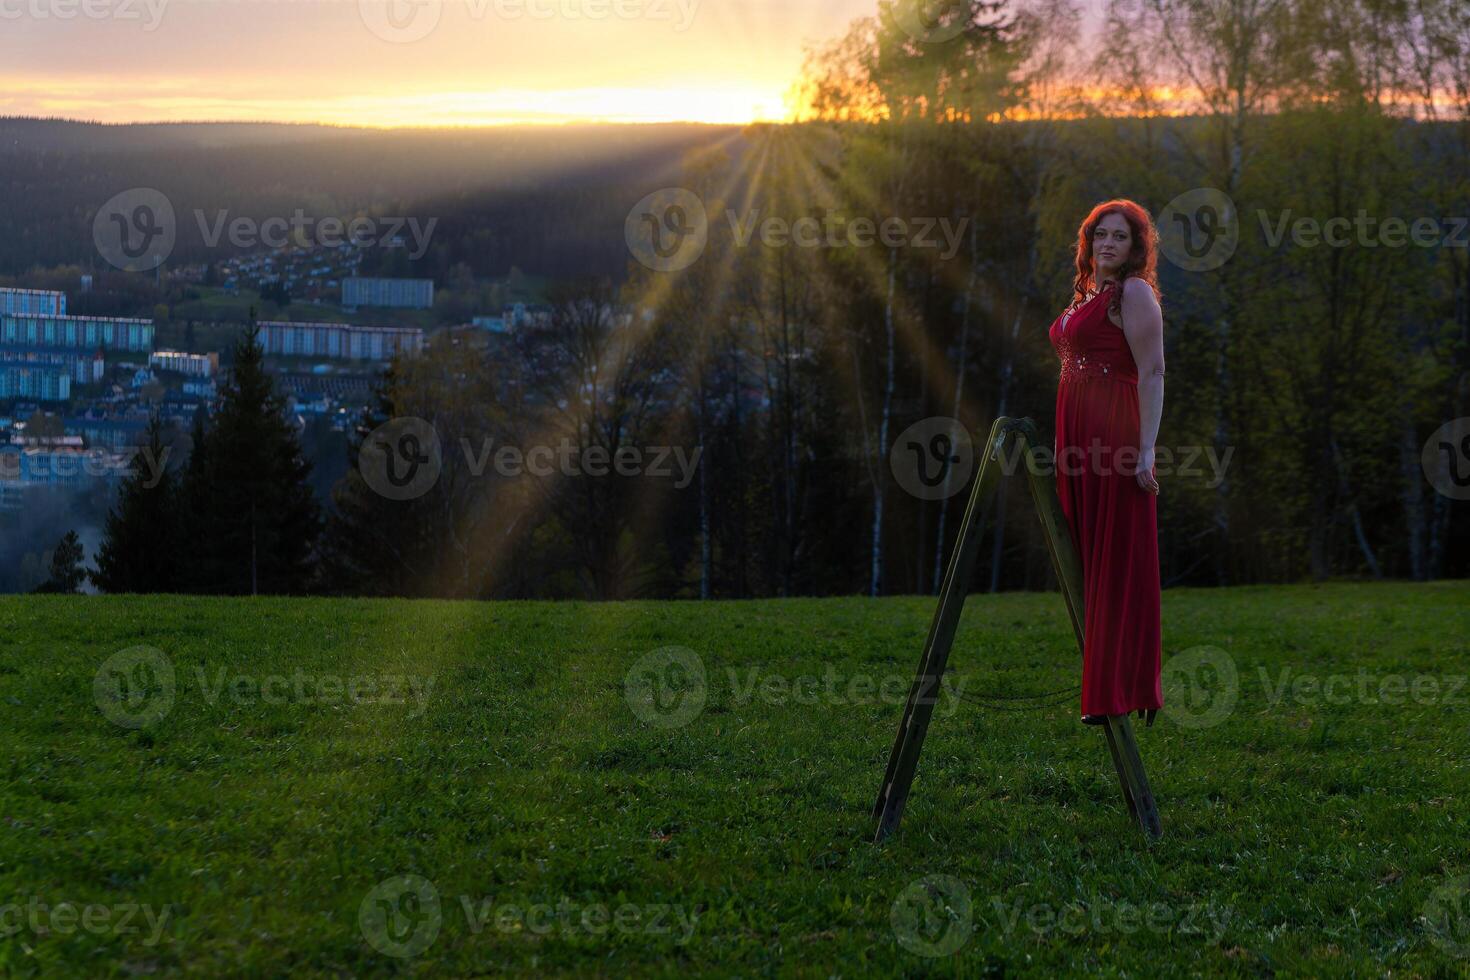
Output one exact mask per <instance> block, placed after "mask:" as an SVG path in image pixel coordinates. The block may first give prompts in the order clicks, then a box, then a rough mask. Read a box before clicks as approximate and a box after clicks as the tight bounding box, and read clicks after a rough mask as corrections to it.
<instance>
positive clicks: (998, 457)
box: [873, 416, 1164, 843]
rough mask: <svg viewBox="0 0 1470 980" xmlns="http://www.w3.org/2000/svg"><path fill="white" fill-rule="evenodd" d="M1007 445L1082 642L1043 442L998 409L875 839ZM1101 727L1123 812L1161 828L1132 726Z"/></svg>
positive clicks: (896, 747)
mask: <svg viewBox="0 0 1470 980" xmlns="http://www.w3.org/2000/svg"><path fill="white" fill-rule="evenodd" d="M1013 447H1018V448H1019V449H1020V450H1021V453H1022V454H1023V455H1024V458H1025V461H1026V476H1027V482H1028V483H1029V484H1030V486H1031V498H1032V500H1034V501H1035V503H1036V514H1037V516H1038V517H1039V518H1040V519H1041V527H1042V530H1043V531H1044V532H1045V537H1046V544H1047V550H1048V551H1049V552H1050V553H1051V559H1052V565H1053V567H1054V568H1055V569H1056V573H1057V580H1058V581H1059V582H1060V583H1061V586H1062V600H1063V601H1064V602H1065V603H1066V606H1067V613H1068V615H1069V616H1071V618H1072V631H1073V633H1074V634H1075V636H1076V638H1077V649H1078V651H1079V652H1080V651H1081V650H1082V628H1083V624H1084V622H1085V621H1086V616H1085V615H1084V610H1083V591H1082V564H1081V562H1080V561H1079V560H1078V558H1077V551H1076V548H1074V547H1073V545H1072V535H1071V531H1070V529H1069V528H1068V526H1067V520H1066V515H1065V514H1064V513H1063V512H1062V504H1061V501H1060V500H1058V499H1057V492H1056V483H1055V481H1054V478H1053V477H1052V475H1051V469H1050V467H1048V466H1047V464H1046V461H1045V459H1044V458H1043V457H1042V455H1041V453H1042V449H1043V447H1042V446H1041V445H1040V438H1039V437H1038V435H1037V430H1036V423H1034V422H1033V421H1032V420H1031V419H1029V418H1023V419H1012V418H1007V417H1005V416H1001V417H1000V418H998V419H996V420H995V424H994V425H992V426H991V427H990V436H989V438H988V439H987V440H986V443H985V446H984V456H983V461H982V462H981V465H980V473H979V475H978V476H977V477H976V479H975V486H974V489H973V490H971V491H970V501H969V503H968V504H967V505H966V507H965V518H964V520H963V522H961V524H960V532H959V537H958V539H957V540H956V542H955V549H954V553H953V554H952V555H951V556H950V560H949V568H948V569H947V570H946V571H945V573H944V583H943V585H942V586H940V590H939V608H938V609H936V610H935V611H934V619H933V620H932V621H931V622H930V624H929V636H928V638H927V639H926V640H925V641H924V653H923V656H922V657H920V659H919V671H918V674H917V675H916V676H915V677H914V683H913V686H912V687H910V689H909V696H908V701H907V702H906V703H905V705H904V709H903V720H902V721H900V722H899V725H898V737H897V738H895V739H894V742H893V750H892V751H891V752H890V753H889V755H888V767H887V771H886V772H884V774H883V786H882V788H880V789H879V790H878V799H877V801H876V802H875V803H874V804H873V820H874V823H875V830H874V835H873V842H874V843H878V842H880V841H882V840H883V839H884V838H885V837H887V836H888V835H889V834H891V833H893V831H894V830H896V829H898V822H899V821H900V820H901V819H902V818H903V808H904V804H905V803H907V802H908V796H909V789H910V788H911V787H912V786H913V783H914V772H915V771H916V770H917V769H918V765H919V752H920V750H922V749H923V747H924V736H925V735H926V734H928V731H929V721H930V719H931V718H932V717H933V716H934V705H935V704H936V703H937V702H938V700H939V691H940V683H939V682H940V678H941V677H943V676H944V668H945V664H946V663H947V661H948V660H949V651H950V648H951V647H952V646H953V645H954V634H955V629H956V627H957V626H958V625H959V620H960V612H961V610H962V609H963V608H964V605H965V595H966V593H967V592H968V591H969V586H970V572H971V570H972V569H973V568H974V567H975V559H976V553H977V551H978V550H979V547H980V536H981V531H982V528H981V521H980V514H981V511H982V510H983V509H984V508H985V506H986V504H987V502H988V501H989V500H990V497H991V495H992V494H993V493H994V491H995V488H996V487H997V486H998V485H999V483H1000V478H1001V476H1002V473H1001V467H1002V465H1003V461H1004V460H1006V459H1009V458H1014V457H1012V455H1011V453H1012V452H1013V451H1014V449H1013ZM1101 727H1102V729H1103V731H1104V733H1105V734H1106V735H1107V740H1108V751H1109V754H1111V755H1112V758H1113V765H1114V767H1115V768H1116V769H1117V770H1118V781H1119V783H1121V784H1122V787H1123V801H1124V803H1126V804H1127V806H1128V812H1129V814H1130V815H1131V816H1132V818H1133V819H1134V820H1135V821H1137V823H1138V825H1139V827H1140V828H1142V830H1143V831H1144V833H1146V834H1147V835H1148V836H1149V837H1150V838H1158V837H1160V836H1162V835H1163V832H1164V831H1163V827H1162V825H1161V824H1160V823H1159V810H1158V807H1157V805H1156V804H1155V803H1154V796H1153V791H1152V790H1150V789H1149V785H1148V774H1147V773H1146V772H1144V768H1143V759H1142V757H1140V756H1139V754H1138V743H1137V742H1136V741H1134V738H1133V726H1132V725H1131V724H1129V721H1128V716H1127V715H1126V714H1122V715H1109V716H1108V717H1107V719H1106V720H1105V721H1104V723H1103V725H1102V726H1101Z"/></svg>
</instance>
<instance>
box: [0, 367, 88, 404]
mask: <svg viewBox="0 0 1470 980" xmlns="http://www.w3.org/2000/svg"><path fill="white" fill-rule="evenodd" d="M0 398H3V399H7V400H8V399H11V398H33V399H35V400H36V401H38V402H64V401H68V400H69V399H70V398H71V375H70V374H69V373H67V369H66V366H65V365H59V364H38V363H33V362H30V361H8V360H6V361H0Z"/></svg>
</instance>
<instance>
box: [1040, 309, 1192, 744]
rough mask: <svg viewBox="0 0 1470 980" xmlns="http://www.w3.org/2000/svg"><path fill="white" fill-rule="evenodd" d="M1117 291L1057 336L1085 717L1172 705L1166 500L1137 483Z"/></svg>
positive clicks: (1061, 462) (1060, 428) (1059, 423)
mask: <svg viewBox="0 0 1470 980" xmlns="http://www.w3.org/2000/svg"><path fill="white" fill-rule="evenodd" d="M1117 288H1118V287H1117V285H1116V284H1113V283H1108V284H1106V285H1104V286H1103V288H1102V290H1101V291H1100V292H1098V293H1097V294H1096V295H1094V296H1093V297H1091V298H1090V299H1088V300H1087V301H1085V302H1084V303H1082V305H1081V306H1079V307H1077V308H1076V309H1074V310H1073V311H1072V315H1071V316H1070V317H1068V318H1067V320H1066V326H1065V329H1064V328H1063V325H1062V320H1063V317H1064V316H1065V314H1063V316H1059V317H1057V318H1056V320H1054V321H1053V322H1052V325H1051V330H1050V331H1049V332H1048V335H1049V336H1050V338H1051V344H1052V347H1053V348H1055V350H1056V352H1057V356H1058V357H1059V358H1060V359H1061V376H1060V379H1059V380H1058V383H1057V417H1056V432H1057V441H1056V457H1055V462H1056V474H1057V496H1058V497H1059V498H1060V499H1061V504H1062V512H1063V513H1064V514H1065V515H1066V517H1067V523H1068V525H1069V526H1070V528H1071V531H1072V543H1073V545H1074V546H1075V547H1076V548H1077V555H1078V558H1079V559H1080V560H1081V562H1082V579H1083V592H1084V594H1085V597H1086V598H1085V611H1086V619H1085V622H1084V624H1083V630H1082V636H1083V650H1082V713H1083V714H1084V715H1120V714H1126V713H1127V712H1130V711H1135V710H1138V709H1147V710H1156V709H1158V708H1161V707H1163V704H1164V692H1163V689H1162V686H1161V685H1160V680H1159V668H1160V660H1161V658H1162V653H1163V629H1162V626H1161V622H1160V618H1159V588H1160V587H1159V533H1158V509H1157V502H1158V498H1157V497H1156V496H1155V495H1154V494H1153V493H1151V492H1149V491H1148V490H1145V489H1144V488H1143V487H1141V486H1139V485H1138V478H1137V476H1136V471H1137V466H1138V437H1139V419H1138V365H1137V363H1136V362H1135V361H1134V360H1133V351H1132V350H1131V349H1130V348H1129V346H1128V340H1127V338H1126V337H1125V336H1124V335H1123V330H1122V328H1121V327H1119V326H1117V325H1116V324H1114V323H1113V321H1112V320H1110V319H1109V318H1108V306H1109V304H1110V303H1111V301H1112V295H1113V292H1114V290H1116V289H1117Z"/></svg>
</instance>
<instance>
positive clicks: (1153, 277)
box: [1072, 197, 1164, 313]
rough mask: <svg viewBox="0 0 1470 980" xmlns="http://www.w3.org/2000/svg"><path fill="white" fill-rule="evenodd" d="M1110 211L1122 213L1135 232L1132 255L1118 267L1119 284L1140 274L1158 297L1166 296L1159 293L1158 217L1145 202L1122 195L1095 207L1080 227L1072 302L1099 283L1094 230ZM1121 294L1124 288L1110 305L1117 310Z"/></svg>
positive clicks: (1086, 293)
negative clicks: (1155, 225)
mask: <svg viewBox="0 0 1470 980" xmlns="http://www.w3.org/2000/svg"><path fill="white" fill-rule="evenodd" d="M1110 214H1121V215H1122V216H1123V220H1124V221H1126V222H1128V228H1129V230H1130V231H1131V232H1132V235H1133V243H1132V245H1131V246H1130V248H1129V250H1128V257H1127V258H1125V259H1124V260H1123V265H1122V267H1121V268H1120V269H1119V270H1118V283H1119V285H1121V284H1122V283H1123V282H1125V281H1126V280H1127V279H1128V278H1129V277H1131V276H1137V277H1138V278H1139V279H1142V280H1143V281H1144V282H1146V283H1148V285H1149V288H1150V289H1152V290H1153V291H1154V298H1155V299H1162V298H1163V295H1164V294H1163V293H1161V292H1159V232H1158V229H1157V228H1155V227H1154V219H1153V218H1152V217H1151V216H1150V215H1149V213H1148V211H1147V210H1145V209H1144V207H1143V206H1142V205H1140V204H1137V203H1135V202H1133V201H1130V200H1128V199H1127V198H1122V197H1119V198H1114V199H1113V200H1111V201H1104V202H1103V203H1101V204H1099V205H1098V206H1097V207H1095V208H1093V209H1092V211H1091V212H1089V213H1088V215H1087V217H1086V218H1085V219H1083V221H1082V226H1081V227H1080V228H1078V229H1077V277H1076V278H1075V279H1073V280H1072V305H1073V306H1075V305H1077V304H1078V303H1081V302H1082V301H1083V300H1084V299H1086V298H1087V295H1088V293H1090V292H1091V291H1092V290H1093V288H1094V287H1095V286H1096V285H1097V282H1096V279H1097V274H1096V271H1095V270H1094V269H1093V267H1092V233H1093V232H1094V231H1096V230H1097V225H1098V222H1100V221H1102V219H1103V218H1106V217H1107V216H1108V215H1110ZM1121 297H1122V290H1118V291H1117V292H1116V293H1114V294H1113V298H1112V299H1111V300H1110V301H1109V302H1108V308H1109V309H1110V310H1112V311H1113V312H1114V313H1116V312H1118V311H1119V304H1120V300H1121Z"/></svg>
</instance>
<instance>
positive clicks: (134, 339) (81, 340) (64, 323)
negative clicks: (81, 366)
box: [0, 313, 153, 352]
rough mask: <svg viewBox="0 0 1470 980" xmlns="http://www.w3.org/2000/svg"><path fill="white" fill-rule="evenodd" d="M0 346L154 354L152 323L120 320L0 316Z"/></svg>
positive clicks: (149, 321) (9, 314)
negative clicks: (152, 352)
mask: <svg viewBox="0 0 1470 980" xmlns="http://www.w3.org/2000/svg"><path fill="white" fill-rule="evenodd" d="M0 345H4V346H7V347H11V346H20V347H29V348H39V347H49V348H60V349H63V350H85V351H88V352H91V351H95V350H103V351H110V352H133V351H136V352H147V351H151V350H153V321H152V320H144V319H139V318H136V317H119V316H64V315H60V314H17V313H0Z"/></svg>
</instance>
